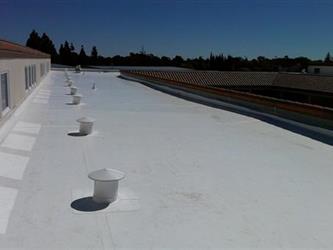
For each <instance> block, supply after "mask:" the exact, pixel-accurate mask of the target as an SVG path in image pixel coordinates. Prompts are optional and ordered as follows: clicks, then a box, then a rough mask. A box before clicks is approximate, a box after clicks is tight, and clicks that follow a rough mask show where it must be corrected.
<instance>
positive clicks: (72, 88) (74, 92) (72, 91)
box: [70, 86, 77, 95]
mask: <svg viewBox="0 0 333 250" xmlns="http://www.w3.org/2000/svg"><path fill="white" fill-rule="evenodd" d="M76 92H77V87H75V86H72V87H71V93H70V94H71V95H75V94H76Z"/></svg>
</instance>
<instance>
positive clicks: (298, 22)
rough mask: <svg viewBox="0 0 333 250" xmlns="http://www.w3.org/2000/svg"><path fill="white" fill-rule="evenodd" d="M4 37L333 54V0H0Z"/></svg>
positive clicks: (200, 51)
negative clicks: (41, 36) (33, 35)
mask: <svg viewBox="0 0 333 250" xmlns="http://www.w3.org/2000/svg"><path fill="white" fill-rule="evenodd" d="M0 10H1V11H0V12H1V14H0V20H1V21H0V37H2V38H5V39H8V40H12V41H16V42H19V43H25V41H26V39H27V37H28V34H29V33H30V32H31V30H32V29H36V30H37V31H38V32H40V33H42V32H46V33H47V34H48V35H49V36H50V37H51V39H52V40H53V41H54V42H55V44H56V46H57V47H58V46H59V45H60V43H62V42H63V41H64V40H65V39H67V40H68V41H72V42H73V43H74V45H75V46H76V48H79V47H80V45H81V44H83V45H84V46H85V48H86V51H87V52H89V53H90V50H91V47H92V46H93V45H96V46H97V48H98V50H99V52H100V53H101V54H103V55H105V56H113V55H116V54H120V55H127V54H128V53H129V52H131V51H133V52H136V51H139V50H140V48H141V46H142V45H144V47H145V50H146V51H147V52H148V53H154V54H157V55H167V56H175V55H177V54H179V55H181V56H184V57H196V56H203V57H207V56H208V55H209V53H210V52H213V53H224V54H226V55H227V54H231V55H233V56H246V57H248V58H253V57H257V56H267V57H275V56H285V55H288V56H290V57H296V56H301V55H303V56H307V57H310V58H313V59H322V58H324V56H325V54H326V53H327V52H331V54H333V53H332V52H333V28H332V25H333V1H307V0H303V1H301V0H299V1H296V0H294V1H292V0H289V1H270V0H266V1H264V0H262V1H250V0H248V1H246V0H234V1H222V0H220V1H209V0H207V1H192V0H183V1H175V0H155V1H153V0H150V1H148V0H141V1H140V0H137V1H134V0H132V1H131V0H123V1H112V0H109V1H107V0H105V1H98V0H90V1H83V0H67V1H65V0H57V1H52V0H44V1H41V0H29V1H28V0H22V1H19V0H0Z"/></svg>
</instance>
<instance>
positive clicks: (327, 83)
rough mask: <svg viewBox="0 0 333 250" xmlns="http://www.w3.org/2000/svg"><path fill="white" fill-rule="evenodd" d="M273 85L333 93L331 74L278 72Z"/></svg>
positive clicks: (332, 77)
mask: <svg viewBox="0 0 333 250" xmlns="http://www.w3.org/2000/svg"><path fill="white" fill-rule="evenodd" d="M273 86H277V87H284V88H294V89H302V90H310V91H320V92H328V93H333V76H320V75H310V74H309V75H307V74H287V73H279V74H278V75H277V77H276V78H275V80H274V82H273Z"/></svg>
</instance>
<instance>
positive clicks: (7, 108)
mask: <svg viewBox="0 0 333 250" xmlns="http://www.w3.org/2000/svg"><path fill="white" fill-rule="evenodd" d="M2 74H7V92H8V93H7V94H8V107H6V108H5V109H4V110H2V111H1V116H2V117H3V116H5V115H6V114H7V113H8V112H9V111H10V107H11V97H10V93H11V89H10V79H9V71H8V70H3V71H0V81H1V75H2ZM0 84H1V82H0ZM1 96H2V95H1V88H0V98H1ZM1 101H2V100H1ZM1 108H2V107H1Z"/></svg>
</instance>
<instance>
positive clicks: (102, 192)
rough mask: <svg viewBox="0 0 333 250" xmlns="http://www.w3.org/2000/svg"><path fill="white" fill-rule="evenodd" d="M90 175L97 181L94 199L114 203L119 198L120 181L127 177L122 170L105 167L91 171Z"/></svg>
mask: <svg viewBox="0 0 333 250" xmlns="http://www.w3.org/2000/svg"><path fill="white" fill-rule="evenodd" d="M88 177H89V178H90V179H92V180H93V181H95V183H94V194H93V201H95V202H97V203H112V202H114V201H116V200H117V196H118V184H119V181H120V180H122V179H124V178H125V174H124V173H123V172H121V171H118V170H115V169H110V168H104V169H100V170H97V171H94V172H91V173H90V174H89V175H88Z"/></svg>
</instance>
